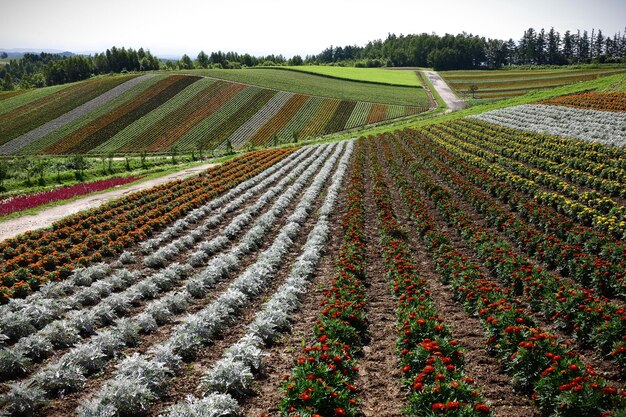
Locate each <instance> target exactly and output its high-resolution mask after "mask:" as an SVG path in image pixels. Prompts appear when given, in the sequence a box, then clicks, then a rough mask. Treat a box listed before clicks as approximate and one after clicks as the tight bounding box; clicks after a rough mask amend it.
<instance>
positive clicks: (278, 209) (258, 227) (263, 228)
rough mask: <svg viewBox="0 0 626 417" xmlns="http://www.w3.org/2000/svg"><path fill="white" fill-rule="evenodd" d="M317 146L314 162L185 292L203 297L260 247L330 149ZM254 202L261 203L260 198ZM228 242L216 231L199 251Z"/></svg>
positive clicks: (213, 249) (211, 251)
mask: <svg viewBox="0 0 626 417" xmlns="http://www.w3.org/2000/svg"><path fill="white" fill-rule="evenodd" d="M321 148H322V149H323V150H324V151H323V152H322V153H320V154H319V155H318V156H317V158H316V159H315V161H313V163H311V164H309V165H308V166H307V168H306V170H305V171H304V172H303V173H301V174H300V176H299V177H298V178H297V179H296V181H295V182H294V183H293V184H291V186H290V187H289V188H288V189H287V190H286V191H284V192H283V193H282V194H281V195H280V197H279V198H278V199H277V200H276V201H275V202H274V204H273V205H272V207H270V209H269V210H267V211H266V212H265V213H264V214H262V215H261V216H260V217H259V218H258V219H257V220H256V221H255V223H254V224H253V225H252V227H251V228H250V229H249V230H248V231H247V232H246V233H245V235H244V236H243V237H242V238H241V239H240V241H239V243H238V244H237V245H235V246H234V247H233V248H231V249H230V250H229V251H227V252H225V253H220V254H218V255H217V256H215V257H214V258H213V259H211V261H210V262H209V263H208V264H207V266H206V267H205V268H204V269H203V270H202V271H201V272H200V273H198V274H196V275H195V276H193V277H192V278H191V279H189V281H188V282H187V284H186V288H187V291H189V292H190V293H191V294H193V295H194V297H203V296H204V295H205V294H206V292H207V291H208V290H209V289H210V288H211V287H212V286H214V285H215V284H216V283H217V282H219V281H220V280H222V279H224V278H225V277H226V276H228V274H229V272H230V271H232V270H233V269H235V268H236V267H237V265H239V263H240V259H242V258H243V257H244V256H246V255H247V254H248V253H250V252H251V251H253V250H255V249H257V248H258V247H259V246H260V244H261V243H262V242H263V239H264V238H265V235H266V234H267V233H268V232H269V231H270V230H271V228H272V226H273V225H274V224H275V223H276V222H277V221H278V220H279V219H280V216H281V215H282V214H283V213H284V211H285V210H286V209H287V208H288V207H289V205H290V204H291V203H292V202H293V201H294V200H295V198H296V197H297V196H298V195H299V194H300V193H301V192H302V190H303V189H304V187H306V184H307V183H308V182H309V180H310V178H311V177H312V176H313V174H314V173H315V172H316V171H317V170H318V169H319V167H320V166H321V165H322V163H323V162H324V161H325V160H326V158H327V156H328V155H329V154H330V152H331V150H332V148H331V147H329V146H323V147H321ZM316 154H317V152H316ZM268 192H269V191H268ZM257 203H259V204H261V202H260V201H259V202H257ZM228 243H229V239H228V238H227V237H226V236H223V235H221V234H220V235H218V236H217V237H215V238H214V239H212V240H211V241H209V242H207V244H206V245H203V246H202V247H201V250H203V251H204V253H205V254H207V256H208V255H209V254H214V253H216V252H219V251H220V250H222V249H224V248H226V246H227V245H228Z"/></svg>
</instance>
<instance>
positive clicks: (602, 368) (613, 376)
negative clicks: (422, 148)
mask: <svg viewBox="0 0 626 417" xmlns="http://www.w3.org/2000/svg"><path fill="white" fill-rule="evenodd" d="M425 169H426V170H427V171H428V174H429V175H430V176H431V178H432V179H433V180H434V181H435V182H436V183H437V184H438V185H439V186H440V187H442V188H443V189H445V190H446V191H448V192H449V193H450V194H451V195H452V196H454V197H455V198H456V203H457V204H458V205H459V206H460V207H461V208H462V209H463V210H465V212H466V213H468V214H469V216H470V218H471V219H472V221H473V222H474V223H475V224H477V225H478V226H480V227H482V228H484V229H486V230H489V231H491V232H492V233H495V234H496V235H498V237H499V238H500V239H501V240H502V241H504V242H506V243H507V244H508V245H509V246H510V248H511V252H513V253H514V254H515V255H517V256H521V257H523V258H525V259H527V260H528V261H529V262H531V263H533V264H535V265H537V266H539V267H541V268H542V269H543V270H544V271H546V272H547V273H549V274H551V275H553V276H554V277H555V278H557V279H559V280H562V281H565V282H568V283H570V284H572V285H574V286H575V287H580V285H579V284H578V283H576V282H574V281H573V280H572V279H571V278H568V277H563V276H561V275H560V274H558V273H557V272H556V271H554V270H552V271H550V270H549V268H548V267H547V265H546V264H544V263H543V262H540V261H539V260H537V259H535V258H534V257H529V256H526V255H525V254H524V253H523V252H522V251H521V250H520V249H519V248H518V247H517V245H515V244H514V243H513V242H512V241H511V240H510V239H509V238H508V237H507V236H505V235H504V234H503V233H502V232H500V231H498V230H496V229H495V228H494V227H492V226H491V225H489V223H488V222H487V220H486V219H485V217H484V215H482V214H481V213H479V212H477V211H476V210H475V209H474V208H473V207H472V206H470V205H469V204H468V203H467V202H466V201H465V199H464V197H463V196H462V195H461V194H460V193H458V192H456V191H455V190H454V189H452V188H451V187H450V186H448V184H447V183H446V182H445V181H443V180H442V179H441V178H440V177H439V175H438V174H437V173H436V172H434V171H433V170H431V169H429V168H427V167H425ZM407 178H409V180H411V178H410V176H407ZM425 201H427V204H428V205H429V207H430V208H431V209H432V210H431V212H433V213H436V212H437V209H436V208H435V207H434V204H432V202H430V201H429V200H428V199H425ZM503 209H505V208H504V207H503ZM438 220H440V224H445V223H446V222H445V220H443V219H442V218H440V217H439V218H438ZM521 221H523V220H521ZM445 228H448V226H447V225H446V226H445ZM448 231H449V232H450V236H454V237H455V243H456V244H457V245H458V246H459V247H462V248H464V249H467V252H466V255H470V256H473V253H472V250H471V249H470V248H468V247H467V245H466V244H465V242H464V241H463V240H462V239H461V238H460V237H459V236H458V233H457V231H452V230H448ZM473 257H474V258H476V257H475V256H473ZM476 259H477V258H476ZM477 264H479V265H482V263H481V261H480V260H479V259H477ZM485 271H486V275H485V276H486V277H487V278H488V280H490V281H491V282H493V283H495V284H498V285H500V281H499V279H498V278H497V277H494V276H493V274H491V273H490V272H489V271H487V270H485ZM521 302H522V304H526V303H525V302H524V301H523V300H521ZM610 302H611V303H613V304H615V305H617V306H618V307H623V306H624V303H623V301H622V300H617V299H611V300H610ZM527 308H528V310H529V311H532V310H531V309H530V308H529V307H528V306H527ZM534 316H535V317H536V319H537V320H538V322H539V323H541V325H542V326H543V328H544V329H545V330H547V331H549V332H551V333H552V334H554V335H555V336H557V337H558V338H559V340H561V341H564V342H566V343H568V344H570V345H571V347H572V348H573V350H574V352H576V353H577V354H579V355H580V357H581V359H582V360H583V362H584V363H585V364H588V365H591V366H592V367H593V368H594V370H595V371H596V372H597V373H598V375H599V376H601V377H602V378H605V379H606V380H607V382H609V383H610V384H611V385H613V386H615V387H616V388H617V387H619V386H620V384H622V383H623V381H622V377H621V374H620V370H619V367H617V366H616V365H615V363H613V362H612V361H611V360H610V359H608V358H605V357H602V354H601V352H599V351H598V350H597V349H594V348H593V347H583V346H580V344H577V343H576V342H575V341H574V338H573V336H572V335H571V334H567V333H565V332H564V331H562V330H561V329H560V328H559V327H558V326H557V325H556V323H555V322H554V321H552V320H550V319H549V318H547V317H546V316H545V315H544V314H542V313H540V312H534Z"/></svg>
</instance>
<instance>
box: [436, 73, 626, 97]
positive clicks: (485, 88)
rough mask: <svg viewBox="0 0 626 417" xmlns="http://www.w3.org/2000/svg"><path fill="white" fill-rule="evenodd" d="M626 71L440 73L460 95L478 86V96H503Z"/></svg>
mask: <svg viewBox="0 0 626 417" xmlns="http://www.w3.org/2000/svg"><path fill="white" fill-rule="evenodd" d="M624 72H626V68H623V67H622V68H618V67H606V68H596V69H551V70H519V71H518V70H502V71H442V72H440V73H439V74H440V75H441V76H442V77H443V78H444V79H445V80H446V82H447V83H448V85H450V87H451V88H453V89H454V90H455V91H456V92H457V93H458V94H460V95H466V94H468V91H469V89H470V87H471V86H476V88H477V90H476V92H475V94H474V95H475V97H476V98H504V97H513V96H519V95H522V94H524V93H526V92H528V91H532V90H542V89H548V88H554V87H558V86H561V85H565V84H572V83H577V82H580V81H588V80H593V79H595V78H599V77H604V76H607V75H613V74H618V73H624Z"/></svg>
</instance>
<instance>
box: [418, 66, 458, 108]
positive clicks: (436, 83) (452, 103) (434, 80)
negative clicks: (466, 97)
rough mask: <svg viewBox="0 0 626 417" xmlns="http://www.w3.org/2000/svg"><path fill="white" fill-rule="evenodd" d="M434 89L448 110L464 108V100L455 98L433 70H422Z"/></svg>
mask: <svg viewBox="0 0 626 417" xmlns="http://www.w3.org/2000/svg"><path fill="white" fill-rule="evenodd" d="M424 74H426V76H427V77H428V81H430V82H431V84H432V85H433V87H435V90H437V92H438V93H439V95H440V96H441V98H442V99H443V101H444V102H445V103H446V105H447V106H448V109H449V110H450V111H454V110H461V109H464V108H465V101H463V100H461V99H459V98H457V96H456V94H454V92H453V91H452V89H451V88H450V87H448V84H446V82H445V81H444V80H443V78H441V77H440V76H439V74H437V73H436V72H435V71H424Z"/></svg>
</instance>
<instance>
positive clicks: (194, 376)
mask: <svg viewBox="0 0 626 417" xmlns="http://www.w3.org/2000/svg"><path fill="white" fill-rule="evenodd" d="M330 181H331V178H329V179H328V180H327V183H326V186H328V185H329V184H330ZM304 192H306V191H304ZM323 195H324V193H322V196H323ZM297 200H298V199H296V201H297ZM322 203H323V198H322V197H320V198H318V199H317V201H316V204H315V207H314V209H313V210H312V211H311V215H310V216H309V218H308V219H307V220H306V222H305V223H304V224H303V225H302V228H301V229H300V232H299V233H298V236H297V237H296V239H295V240H294V244H293V246H292V248H291V250H290V251H289V253H288V254H287V255H286V256H285V258H284V260H283V265H284V267H282V268H280V269H279V271H278V273H277V274H276V275H275V277H274V279H273V280H272V282H271V283H270V285H269V286H268V288H266V289H265V290H264V291H263V292H262V294H260V295H259V296H258V297H256V298H255V299H254V300H252V301H251V302H250V303H249V304H248V305H247V306H246V308H245V309H244V310H243V311H242V312H240V313H238V315H237V320H236V322H235V323H233V325H232V326H231V327H230V328H229V329H228V330H227V331H225V332H224V333H223V334H222V335H220V338H219V339H217V340H214V341H213V343H212V344H211V345H210V346H209V347H207V349H205V350H204V351H202V352H200V354H199V355H198V357H197V358H196V360H195V361H194V362H193V363H192V364H190V365H189V366H188V368H187V369H185V370H183V371H182V372H180V373H179V374H178V375H176V377H175V378H174V379H173V380H172V381H170V383H169V386H170V389H169V390H167V391H166V393H165V394H164V395H163V398H162V399H161V400H160V401H159V402H158V403H154V404H153V405H152V407H150V409H149V410H148V415H149V416H154V417H156V416H158V415H159V414H160V413H162V412H163V411H164V409H165V408H166V407H168V406H171V405H173V404H175V403H177V402H178V401H181V400H183V399H185V397H187V396H188V395H190V394H193V395H195V396H196V397H201V396H202V390H201V389H200V387H199V384H200V382H201V379H202V377H203V376H204V375H205V374H206V372H207V371H208V370H209V369H210V368H211V366H212V365H213V364H214V363H215V362H216V361H217V360H219V359H220V358H221V357H222V355H223V354H224V351H225V350H226V349H227V348H229V347H230V346H232V345H233V344H234V343H236V342H237V341H238V340H239V339H240V338H241V337H243V336H244V335H245V333H246V330H247V326H248V324H249V323H251V322H252V321H253V320H254V317H255V315H256V313H257V312H258V311H259V310H260V309H261V307H262V304H263V303H264V302H265V301H267V300H268V299H269V298H270V297H271V296H272V294H274V293H275V292H276V290H277V289H278V288H279V287H280V286H281V285H282V284H283V283H284V282H285V280H286V279H287V277H288V276H289V273H290V272H291V267H290V265H291V264H292V263H293V262H294V261H295V260H296V259H297V258H298V256H299V255H300V253H301V249H302V247H303V246H304V244H305V243H306V241H307V238H308V235H309V233H310V232H311V230H313V228H314V227H315V224H316V223H317V219H318V218H317V211H318V210H319V208H320V207H321V205H322ZM291 211H292V209H291V208H290V209H289V210H288V211H287V212H286V213H288V212H291ZM287 217H288V216H287V215H285V216H283V220H284V219H286V218H287ZM284 224H285V223H284V221H281V222H280V224H279V225H277V226H276V228H275V232H276V234H278V232H279V231H280V230H281V229H282V228H283V226H284ZM271 240H272V241H273V240H274V239H271ZM266 242H267V240H266ZM267 246H268V247H269V246H270V245H269V244H268V245H267ZM264 249H265V248H263V249H261V250H264ZM261 250H260V251H261ZM260 251H259V252H260ZM241 270H244V268H242V269H241ZM263 363H264V365H265V366H267V363H268V361H267V358H265V360H264V361H263ZM266 369H267V368H266ZM266 372H267V371H266ZM278 375H279V376H282V374H278Z"/></svg>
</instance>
